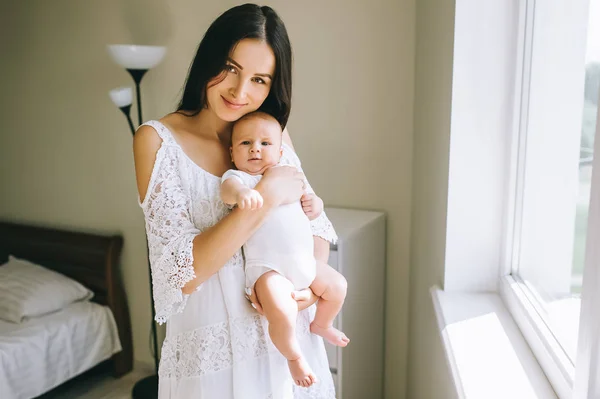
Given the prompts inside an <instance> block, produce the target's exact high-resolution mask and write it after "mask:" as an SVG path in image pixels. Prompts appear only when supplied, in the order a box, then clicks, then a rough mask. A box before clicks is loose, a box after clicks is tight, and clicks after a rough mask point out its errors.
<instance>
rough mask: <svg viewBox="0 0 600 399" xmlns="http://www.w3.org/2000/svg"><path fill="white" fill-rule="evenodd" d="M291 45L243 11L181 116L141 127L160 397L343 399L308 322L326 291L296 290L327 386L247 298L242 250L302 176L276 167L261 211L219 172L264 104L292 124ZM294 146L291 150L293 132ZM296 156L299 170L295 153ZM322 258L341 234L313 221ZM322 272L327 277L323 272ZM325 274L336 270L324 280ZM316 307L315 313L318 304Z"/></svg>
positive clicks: (266, 182)
mask: <svg viewBox="0 0 600 399" xmlns="http://www.w3.org/2000/svg"><path fill="white" fill-rule="evenodd" d="M291 60H292V54H291V46H290V43H289V39H288V35H287V32H286V29H285V26H284V24H283V22H282V21H281V20H280V19H279V17H278V16H277V14H276V13H275V12H274V11H273V10H272V9H271V8H269V7H259V6H256V5H253V4H246V5H243V6H238V7H234V8H232V9H230V10H228V11H227V12H225V13H224V14H223V15H221V16H220V17H219V18H218V19H217V20H215V22H213V24H212V25H211V26H210V27H209V29H208V31H207V32H206V34H205V36H204V38H203V39H202V42H201V43H200V45H199V47H198V51H197V54H196V56H195V58H194V60H193V62H192V65H191V68H190V71H189V75H188V78H187V82H186V85H185V89H184V93H183V96H182V99H181V102H180V104H179V107H178V109H177V112H175V113H172V114H169V115H167V116H165V117H164V118H162V119H161V120H160V121H151V122H148V123H146V124H144V125H143V126H142V127H140V128H139V129H138V131H137V133H136V135H135V138H134V156H135V168H136V177H137V184H138V191H139V194H140V199H141V202H140V205H141V207H142V209H143V210H144V215H145V218H146V231H147V235H148V243H149V248H150V260H151V264H152V283H153V287H154V306H155V308H156V315H157V316H156V319H157V321H158V322H161V323H162V322H165V321H167V334H166V338H165V341H164V343H163V348H162V356H161V363H160V369H159V397H160V398H162V399H165V398H177V399H187V398H193V399H201V398H207V399H229V398H231V399H240V398H241V399H266V398H272V399H282V398H294V399H303V398H319V399H332V398H334V397H335V392H334V389H333V383H332V379H331V375H330V373H329V366H328V363H327V357H326V355H325V350H324V346H323V342H322V340H321V338H320V337H317V336H315V335H312V334H310V331H309V329H308V326H309V323H310V320H311V319H312V317H313V315H314V306H312V307H310V308H308V307H309V306H311V305H312V304H314V302H315V300H316V299H315V297H314V295H313V294H312V292H310V290H309V291H308V292H306V291H305V292H296V293H295V295H294V297H295V299H296V300H297V301H298V308H299V310H301V312H300V313H299V314H298V329H297V331H298V332H299V333H298V335H299V336H298V340H299V342H300V345H301V347H302V351H303V352H304V354H305V356H306V359H307V361H308V362H309V364H310V366H311V367H312V369H313V371H314V372H315V374H316V376H317V378H318V381H319V382H318V383H317V384H314V385H313V386H312V387H310V388H302V387H298V386H295V385H294V384H293V383H292V381H291V378H290V376H289V372H288V369H287V366H286V364H287V363H286V361H285V359H284V358H283V356H281V355H280V354H279V353H278V352H277V351H276V350H275V348H274V347H273V345H272V343H271V342H270V340H269V338H268V334H267V326H266V325H265V320H264V318H263V317H261V316H260V315H259V314H257V312H256V311H255V310H254V309H253V307H254V308H255V309H257V310H258V311H259V312H260V310H261V308H260V304H258V303H257V301H256V298H255V296H254V294H253V293H251V298H250V299H251V300H252V302H253V303H252V307H251V306H250V303H249V302H248V301H247V300H246V299H247V298H245V297H244V281H245V278H244V273H243V259H242V256H241V252H240V248H241V246H242V245H243V244H244V242H246V240H247V239H248V238H249V237H250V236H251V235H252V234H253V232H254V231H255V230H256V229H257V228H258V226H260V225H261V223H262V222H263V220H264V219H265V217H266V215H267V214H268V212H269V211H270V210H271V209H273V208H274V207H277V206H279V205H280V204H285V203H290V202H293V201H298V200H299V199H300V197H301V195H302V193H303V189H304V187H303V185H304V183H303V178H304V176H303V175H302V173H301V172H299V171H298V170H297V169H296V168H292V167H280V168H273V169H272V170H269V171H267V172H266V173H265V175H264V178H263V179H262V180H261V182H260V184H259V185H258V186H256V190H258V191H259V192H260V193H261V194H262V196H263V199H264V205H263V207H262V208H261V209H260V210H256V211H252V212H248V211H239V210H237V209H235V210H233V211H231V212H229V211H228V210H227V208H226V206H225V205H224V204H223V202H222V201H221V199H220V191H219V188H220V176H221V175H222V174H223V173H224V172H225V171H226V170H227V169H229V168H231V157H230V154H229V146H230V136H231V124H232V122H233V121H236V120H237V119H239V118H240V117H241V116H243V115H245V114H247V113H249V112H252V111H255V110H258V109H260V110H262V111H265V112H268V113H270V114H271V115H273V116H274V117H275V118H276V119H277V121H278V122H279V123H280V124H281V125H282V127H284V126H285V124H286V123H287V119H288V116H289V112H290V104H291ZM284 141H285V142H287V143H288V144H289V145H290V148H293V147H291V141H290V138H289V135H288V133H287V131H285V132H284ZM284 158H286V159H287V161H288V163H291V164H296V165H297V166H298V167H299V166H300V163H299V160H298V158H297V156H296V155H295V154H294V153H293V151H292V150H289V149H288V150H287V153H284ZM312 228H313V234H314V235H315V236H319V237H322V238H319V237H315V257H316V258H317V260H318V261H320V262H321V263H319V264H320V265H323V262H326V261H327V257H328V251H329V244H328V243H327V241H325V240H326V239H329V240H332V239H334V238H335V232H334V231H333V228H332V227H331V224H330V223H329V221H328V220H327V218H326V216H325V215H324V214H322V216H321V217H320V218H318V219H316V220H315V221H313V226H312ZM317 272H318V273H327V269H326V268H325V267H322V266H321V267H318V271H317ZM324 278H326V277H324ZM307 308H308V309H307Z"/></svg>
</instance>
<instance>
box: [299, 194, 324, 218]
mask: <svg viewBox="0 0 600 399" xmlns="http://www.w3.org/2000/svg"><path fill="white" fill-rule="evenodd" d="M300 201H301V202H302V210H303V211H304V213H305V214H306V216H308V218H309V219H310V220H314V219H316V218H317V217H319V215H320V214H321V212H323V200H322V199H321V198H319V197H317V196H316V194H304V195H303V196H302V198H300Z"/></svg>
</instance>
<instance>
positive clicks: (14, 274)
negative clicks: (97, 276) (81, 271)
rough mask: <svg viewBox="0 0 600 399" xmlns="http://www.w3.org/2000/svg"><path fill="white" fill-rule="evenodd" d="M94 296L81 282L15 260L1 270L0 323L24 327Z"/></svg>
mask: <svg viewBox="0 0 600 399" xmlns="http://www.w3.org/2000/svg"><path fill="white" fill-rule="evenodd" d="M93 296H94V293H93V292H92V291H90V290H89V289H87V288H86V287H84V286H83V285H81V284H80V283H78V282H77V281H75V280H72V279H70V278H69V277H67V276H65V275H62V274H60V273H57V272H55V271H52V270H50V269H46V268H45V267H43V266H39V265H36V264H34V263H31V262H29V261H26V260H23V259H18V258H15V257H14V256H9V258H8V262H7V263H5V264H4V265H2V266H0V319H3V320H6V321H10V322H13V323H20V322H22V321H23V320H25V319H27V318H30V317H37V316H42V315H45V314H47V313H52V312H56V311H57V310H60V309H63V308H65V307H66V306H67V305H70V304H71V303H73V302H76V301H83V300H88V299H91V298H92V297H93Z"/></svg>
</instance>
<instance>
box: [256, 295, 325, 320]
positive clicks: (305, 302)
mask: <svg viewBox="0 0 600 399" xmlns="http://www.w3.org/2000/svg"><path fill="white" fill-rule="evenodd" d="M292 298H293V299H295V300H296V302H297V303H298V311H301V310H304V309H306V308H308V307H309V306H311V305H312V304H314V303H315V302H317V299H319V297H318V296H316V295H315V293H314V292H312V290H311V289H310V288H305V289H303V290H299V291H292ZM246 299H248V300H249V301H250V302H251V303H252V307H253V308H254V309H256V311H257V312H258V313H260V314H261V315H264V312H263V309H262V306H261V305H260V302H258V298H257V297H256V292H255V291H254V290H253V289H251V288H246Z"/></svg>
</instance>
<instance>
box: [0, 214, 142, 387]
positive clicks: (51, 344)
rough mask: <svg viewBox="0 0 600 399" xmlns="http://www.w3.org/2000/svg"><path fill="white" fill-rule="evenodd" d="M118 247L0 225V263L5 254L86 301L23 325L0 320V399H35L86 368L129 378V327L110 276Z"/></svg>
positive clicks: (102, 240)
mask: <svg viewBox="0 0 600 399" xmlns="http://www.w3.org/2000/svg"><path fill="white" fill-rule="evenodd" d="M122 245H123V239H122V237H120V236H103V235H96V234H88V233H78V232H71V231H63V230H57V229H50V228H43V227H35V226H26V225H20V224H15V223H5V222H0V264H4V263H5V262H7V260H8V258H9V255H13V256H15V257H18V258H20V259H24V260H27V261H30V262H33V263H35V264H37V265H41V266H44V267H45V268H47V269H51V270H54V271H56V272H59V273H61V274H62V275H65V276H67V277H69V278H71V279H73V280H75V281H77V282H79V283H81V284H82V285H83V286H85V287H87V288H88V289H89V290H91V291H92V292H93V294H94V296H93V298H92V299H91V300H90V301H78V302H74V303H71V304H69V305H68V306H66V307H65V308H64V309H61V310H59V311H55V312H53V313H50V314H45V315H42V316H39V317H32V318H30V319H27V320H26V321H25V322H23V323H13V322H8V321H5V320H0V397H1V398H3V399H13V398H14V399H21V398H32V397H36V396H38V395H41V394H43V393H45V392H47V391H49V390H51V389H53V388H55V387H56V386H58V385H60V384H62V383H64V382H66V381H68V380H70V379H72V378H74V377H75V376H77V375H80V374H81V373H83V372H85V371H88V370H90V369H93V368H98V367H106V366H109V367H110V368H111V370H112V374H113V375H114V376H115V377H120V376H122V375H124V374H126V373H127V372H129V371H131V369H132V366H133V348H132V338H131V324H130V319H129V310H128V306H127V301H126V297H125V292H124V290H123V286H122V283H121V279H120V273H119V270H118V260H119V257H120V253H121V248H122ZM0 267H2V266H0Z"/></svg>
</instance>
